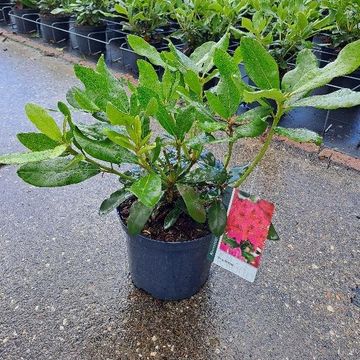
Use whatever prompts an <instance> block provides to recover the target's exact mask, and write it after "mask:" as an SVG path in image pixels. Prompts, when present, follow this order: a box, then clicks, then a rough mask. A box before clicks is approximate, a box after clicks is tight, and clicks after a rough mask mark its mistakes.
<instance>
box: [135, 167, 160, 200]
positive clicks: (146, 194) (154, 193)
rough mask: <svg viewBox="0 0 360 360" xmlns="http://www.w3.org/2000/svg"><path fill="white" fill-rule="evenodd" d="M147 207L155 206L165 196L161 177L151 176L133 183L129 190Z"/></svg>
mask: <svg viewBox="0 0 360 360" xmlns="http://www.w3.org/2000/svg"><path fill="white" fill-rule="evenodd" d="M129 190H130V191H131V192H132V193H133V194H134V195H135V196H136V197H137V198H138V199H139V201H141V202H142V203H143V204H144V205H145V206H147V207H153V206H155V205H156V204H157V203H158V202H159V200H160V198H161V197H162V195H163V191H162V190H161V176H159V175H157V174H149V175H146V176H144V177H142V178H140V179H139V180H138V181H136V182H135V183H133V184H132V185H131V187H130V189H129Z"/></svg>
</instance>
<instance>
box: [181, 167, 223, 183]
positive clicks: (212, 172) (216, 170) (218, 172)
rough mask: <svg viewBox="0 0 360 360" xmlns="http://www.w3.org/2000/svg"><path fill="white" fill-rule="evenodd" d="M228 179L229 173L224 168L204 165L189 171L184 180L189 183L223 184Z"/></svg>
mask: <svg viewBox="0 0 360 360" xmlns="http://www.w3.org/2000/svg"><path fill="white" fill-rule="evenodd" d="M226 179H227V173H226V170H225V169H224V168H221V167H214V166H202V167H199V168H196V169H195V170H193V171H191V172H190V173H188V174H187V175H186V176H185V178H184V182H186V183H188V184H194V185H197V184H201V183H207V184H223V183H224V182H225V181H226Z"/></svg>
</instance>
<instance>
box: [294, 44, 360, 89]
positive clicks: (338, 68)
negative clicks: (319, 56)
mask: <svg viewBox="0 0 360 360" xmlns="http://www.w3.org/2000/svg"><path fill="white" fill-rule="evenodd" d="M359 54H360V40H357V41H355V42H353V43H351V44H348V45H346V46H345V47H344V48H343V49H342V50H341V51H340V53H339V55H338V57H337V59H336V60H335V61H334V62H332V63H330V64H328V65H326V66H325V67H323V68H321V69H318V70H312V71H307V72H305V73H304V77H303V78H301V80H300V81H299V82H298V84H297V85H296V86H295V87H294V91H293V94H294V95H296V94H302V93H303V94H306V93H307V92H309V91H310V90H314V89H316V88H318V87H321V86H323V85H326V84H328V83H329V82H330V81H331V80H332V79H334V78H336V77H340V76H344V75H348V74H351V73H352V72H354V71H355V70H356V69H357V68H359V67H360V56H359Z"/></svg>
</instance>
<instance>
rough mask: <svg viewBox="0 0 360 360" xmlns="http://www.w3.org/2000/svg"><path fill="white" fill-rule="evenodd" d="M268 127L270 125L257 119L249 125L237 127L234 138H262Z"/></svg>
mask: <svg viewBox="0 0 360 360" xmlns="http://www.w3.org/2000/svg"><path fill="white" fill-rule="evenodd" d="M267 126H268V124H267V122H266V121H264V120H263V119H261V118H260V117H257V118H255V119H253V120H251V121H250V122H249V123H247V124H243V125H241V126H239V127H237V128H236V129H235V131H234V138H236V139H239V138H250V137H257V136H260V135H262V134H263V133H264V131H265V130H266V128H267Z"/></svg>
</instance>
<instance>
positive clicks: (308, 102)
mask: <svg viewBox="0 0 360 360" xmlns="http://www.w3.org/2000/svg"><path fill="white" fill-rule="evenodd" d="M289 105H290V106H291V107H300V106H311V107H315V108H317V109H327V110H332V109H338V108H350V107H353V106H357V105H360V91H352V90H350V89H340V90H337V91H334V92H332V93H331V94H326V95H315V96H310V97H308V98H305V99H300V100H297V101H295V102H294V103H290V104H289Z"/></svg>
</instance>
